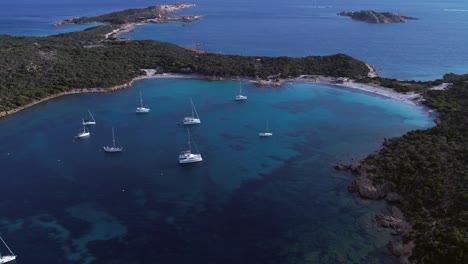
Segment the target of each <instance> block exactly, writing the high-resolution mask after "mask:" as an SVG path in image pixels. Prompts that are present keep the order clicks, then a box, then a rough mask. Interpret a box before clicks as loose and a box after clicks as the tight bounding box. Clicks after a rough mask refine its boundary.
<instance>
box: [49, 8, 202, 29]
mask: <svg viewBox="0 0 468 264" xmlns="http://www.w3.org/2000/svg"><path fill="white" fill-rule="evenodd" d="M194 6H195V5H194V4H172V5H158V6H150V7H146V8H133V9H127V10H123V11H118V12H113V13H109V14H105V15H101V16H94V17H77V18H68V19H65V20H61V21H58V22H55V23H53V24H52V25H53V26H61V25H66V24H92V23H108V24H113V25H121V24H130V23H142V24H144V23H167V22H174V21H180V22H192V21H195V20H198V19H201V18H202V16H169V14H171V13H175V12H177V11H180V10H182V9H185V8H190V7H194Z"/></svg>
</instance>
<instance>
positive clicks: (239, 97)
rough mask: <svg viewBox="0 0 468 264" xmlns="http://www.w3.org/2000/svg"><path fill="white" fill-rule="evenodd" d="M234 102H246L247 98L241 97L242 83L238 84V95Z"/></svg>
mask: <svg viewBox="0 0 468 264" xmlns="http://www.w3.org/2000/svg"><path fill="white" fill-rule="evenodd" d="M235 100H236V101H245V100H247V96H245V95H242V82H239V94H238V95H236V98H235Z"/></svg>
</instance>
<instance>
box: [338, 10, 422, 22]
mask: <svg viewBox="0 0 468 264" xmlns="http://www.w3.org/2000/svg"><path fill="white" fill-rule="evenodd" d="M338 15H340V16H348V17H351V18H352V19H354V20H359V21H364V22H367V23H374V24H386V23H404V22H406V21H407V20H410V19H413V20H414V19H417V18H415V17H410V16H403V15H400V14H397V13H390V12H376V11H372V10H363V11H356V12H353V11H343V12H340V13H338Z"/></svg>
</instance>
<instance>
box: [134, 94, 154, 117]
mask: <svg viewBox="0 0 468 264" xmlns="http://www.w3.org/2000/svg"><path fill="white" fill-rule="evenodd" d="M149 111H150V109H149V108H147V107H144V106H143V97H142V96H141V92H140V106H139V107H137V109H136V111H135V112H136V113H137V114H144V113H148V112H149Z"/></svg>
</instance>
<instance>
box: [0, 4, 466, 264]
mask: <svg viewBox="0 0 468 264" xmlns="http://www.w3.org/2000/svg"><path fill="white" fill-rule="evenodd" d="M76 2H77V1H71V0H62V1H58V0H47V1H43V2H41V3H38V2H37V1H32V0H28V1H26V0H19V1H15V2H14V3H13V2H2V3H0V32H1V33H5V34H15V35H35V36H45V35H49V34H56V33H60V32H66V31H73V30H77V29H78V27H75V26H70V27H64V28H62V27H60V28H53V27H51V26H50V24H51V23H52V22H54V21H57V20H60V19H63V18H67V17H74V16H82V15H86V16H90V15H97V14H101V13H106V12H110V11H115V10H120V9H123V8H129V7H142V6H147V5H151V4H158V3H161V2H160V1H146V0H139V1H115V0H112V1H111V0H102V1H99V3H95V1H90V0H84V1H80V2H79V3H76ZM250 2H254V1H250ZM250 2H248V1H236V2H233V1H231V2H228V3H223V4H222V5H220V4H216V2H214V1H208V0H204V1H196V3H197V4H198V7H197V8H195V9H192V10H187V11H185V12H184V13H195V14H202V15H206V18H205V19H204V20H202V21H198V22H195V23H191V24H185V25H183V24H178V23H175V24H165V25H148V26H143V27H139V28H137V30H136V31H135V32H133V33H131V34H130V35H128V36H130V37H132V38H156V39H160V40H164V41H169V42H174V43H177V44H181V45H185V46H194V45H195V43H204V46H205V48H206V49H208V50H210V51H216V52H223V53H239V54H261V55H272V56H276V55H290V56H304V55H309V54H330V53H336V52H343V53H349V54H351V55H353V56H356V57H358V58H360V59H364V60H366V61H369V62H370V63H372V64H375V65H377V66H379V68H381V69H382V70H383V73H384V74H386V75H389V76H397V77H401V78H406V77H409V76H411V78H432V77H433V76H436V75H437V76H440V75H441V74H442V73H444V72H446V71H447V69H453V71H458V70H459V71H462V70H464V65H466V64H464V63H465V62H464V61H466V58H465V57H464V56H467V55H466V54H467V53H466V52H463V49H466V45H465V46H462V45H461V44H463V43H464V41H466V40H467V38H466V34H467V33H466V32H465V31H464V30H461V27H462V26H463V25H464V23H465V25H466V19H464V18H465V16H466V15H468V12H466V13H465V12H461V11H443V12H439V11H440V10H443V9H444V8H449V9H450V8H451V9H463V8H466V4H464V3H462V2H461V1H452V2H447V3H445V4H440V3H436V2H435V1H434V2H428V1H426V2H428V3H429V4H425V5H423V4H421V3H419V4H407V3H404V2H402V1H401V3H400V2H399V1H396V2H395V3H393V2H392V4H384V3H379V4H378V6H377V7H378V8H377V7H376V8H372V9H382V10H384V11H385V10H397V11H401V12H402V13H404V14H408V15H414V16H417V17H421V18H422V17H424V19H421V20H418V21H411V22H409V23H408V24H404V25H368V24H365V23H359V22H354V21H349V20H348V19H346V18H341V17H336V16H335V15H334V13H336V11H337V10H341V9H342V8H341V7H343V9H362V8H367V7H369V8H371V7H373V5H376V4H375V3H373V2H374V1H355V4H353V5H352V6H351V4H347V2H345V1H327V2H324V1H307V2H306V1H296V0H294V1H289V2H288V3H287V4H283V3H271V2H266V1H255V3H250ZM267 3H268V5H267ZM324 3H325V4H324ZM324 6H326V7H325V8H322V7H324ZM328 6H331V7H328ZM317 7H318V8H317ZM449 13H450V14H449ZM428 14H432V15H435V17H438V18H439V19H441V18H443V19H444V20H443V21H445V23H436V20H435V18H434V17H432V16H429V15H428ZM440 21H442V20H439V22H440ZM448 25H450V26H448ZM411 28H412V30H413V31H412V33H411V32H410V31H411V30H410V29H411ZM226 29H229V30H226ZM446 30H448V31H449V32H445V31H446ZM429 31H430V32H429ZM455 33H456V34H455ZM444 34H445V35H444ZM362 35H365V36H366V38H362ZM395 36H401V38H400V37H398V38H396V37H395ZM447 38H449V40H450V41H447ZM390 40H392V41H393V42H390ZM422 40H424V41H422ZM428 40H429V41H428ZM365 41H367V42H370V44H366V42H365ZM405 43H411V45H406V44H405ZM377 44H381V45H377ZM416 44H417V45H419V46H417V45H416ZM413 45H414V46H413ZM421 45H423V46H421ZM424 45H425V46H424ZM408 47H409V48H408ZM450 47H451V48H452V49H451V50H450V49H449V50H447V48H450ZM454 50H456V51H457V52H458V53H455V52H454ZM389 51H392V52H389ZM439 51H440V52H441V53H439ZM429 53H430V55H429ZM450 71H452V70H450ZM238 87H239V86H238V83H237V82H232V81H204V80H181V79H151V80H142V81H139V82H137V83H136V84H135V85H134V86H133V87H131V88H129V89H127V90H123V91H119V92H115V93H111V94H86V95H76V96H75V95H74V96H68V97H63V98H59V99H56V100H53V101H49V102H47V103H44V104H41V105H38V106H36V107H34V108H31V109H28V110H26V111H23V112H21V113H18V114H16V115H14V116H11V117H8V118H5V119H2V120H0V166H1V168H2V170H1V174H0V182H1V185H2V199H1V201H0V212H1V213H0V233H1V235H2V237H3V238H5V239H6V240H7V242H8V244H9V245H10V247H12V249H13V250H14V251H15V253H16V254H18V255H19V260H18V261H17V262H18V263H318V262H320V263H337V262H345V263H363V262H371V263H372V262H373V263H392V262H394V261H395V259H392V258H390V257H388V256H387V251H386V249H385V244H386V243H387V241H388V240H389V239H390V238H391V237H390V234H389V233H388V231H385V230H381V229H378V228H376V227H375V226H374V224H373V221H372V218H373V215H374V214H375V212H376V211H378V210H380V209H381V208H383V207H384V206H385V204H384V203H381V202H367V201H362V200H359V199H356V198H355V197H354V196H353V195H350V194H349V193H347V191H346V186H347V185H348V184H349V183H350V182H351V181H352V179H353V176H352V175H350V174H348V173H344V172H336V171H334V170H333V169H332V168H331V164H334V163H336V162H341V161H348V162H350V161H353V160H358V159H361V158H363V157H365V156H366V155H368V154H369V153H373V152H375V151H377V150H378V149H379V148H380V146H381V142H382V140H383V138H387V137H393V136H399V135H402V134H404V133H405V132H407V131H409V130H412V129H422V128H427V127H430V126H432V121H431V117H430V116H429V115H428V114H427V112H425V111H424V110H423V109H420V108H417V107H414V106H411V105H408V104H404V103H402V102H399V101H395V100H391V99H387V98H382V97H376V96H372V95H369V94H366V93H361V92H356V91H352V90H345V89H339V88H335V87H327V86H320V85H315V84H304V83H296V84H290V85H287V86H285V87H283V88H277V89H266V88H256V87H254V86H253V85H251V84H250V83H244V91H245V94H246V95H248V97H249V99H248V101H247V102H244V103H236V102H235V101H234V100H233V97H234V96H235V95H236V93H237V89H238ZM140 91H141V92H142V94H143V96H144V101H145V104H147V105H148V106H149V107H150V108H151V112H150V113H149V114H148V115H140V116H138V115H136V114H134V110H135V106H136V104H137V102H138V96H139V95H138V94H139V92H140ZM190 97H192V98H193V100H194V102H195V105H196V106H197V110H198V112H199V114H200V116H201V119H202V124H200V125H198V126H196V127H193V129H192V130H191V134H192V136H193V140H194V142H195V143H196V146H197V147H198V149H199V150H200V152H201V153H202V155H203V158H204V161H203V162H202V163H200V164H193V165H192V166H179V165H178V164H177V156H178V153H179V151H181V150H183V149H184V148H185V147H186V141H187V135H186V131H185V129H184V127H183V126H181V125H180V124H179V123H180V121H181V119H182V118H183V116H185V115H187V114H189V113H190V102H189V98H190ZM87 109H90V110H91V111H92V112H93V114H94V116H95V118H96V120H97V125H96V126H93V127H91V132H92V136H91V137H90V138H88V139H83V140H75V139H74V138H73V137H74V135H75V134H76V133H77V132H78V131H79V130H80V129H81V127H80V122H81V118H82V117H84V116H85V115H86V112H87ZM267 121H268V122H269V126H270V128H271V130H272V132H273V133H274V136H273V137H271V138H263V139H261V138H259V137H258V132H260V131H262V130H263V129H264V128H265V126H266V122H267ZM112 127H114V128H115V131H116V135H117V138H118V141H119V142H120V143H121V144H122V145H123V146H124V148H125V150H126V151H125V152H124V153H121V154H117V155H108V154H106V153H103V152H102V151H101V150H102V146H104V145H107V144H110V143H111V128H112ZM0 252H2V253H5V249H4V248H3V247H0Z"/></svg>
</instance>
